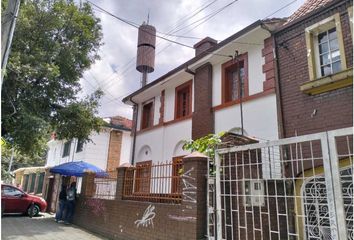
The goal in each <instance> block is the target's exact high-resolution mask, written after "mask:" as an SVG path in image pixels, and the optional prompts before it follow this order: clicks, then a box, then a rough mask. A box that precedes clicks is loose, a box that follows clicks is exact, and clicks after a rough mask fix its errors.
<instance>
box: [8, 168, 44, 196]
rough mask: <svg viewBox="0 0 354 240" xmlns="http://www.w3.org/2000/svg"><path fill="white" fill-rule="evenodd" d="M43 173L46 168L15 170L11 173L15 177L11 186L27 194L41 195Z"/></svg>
mask: <svg viewBox="0 0 354 240" xmlns="http://www.w3.org/2000/svg"><path fill="white" fill-rule="evenodd" d="M45 171H46V167H26V168H19V169H16V170H15V171H13V173H14V175H15V178H14V181H13V184H14V185H15V186H17V187H19V188H21V189H22V190H23V191H25V192H27V193H30V194H36V195H42V193H43V188H44V185H43V183H44V175H45Z"/></svg>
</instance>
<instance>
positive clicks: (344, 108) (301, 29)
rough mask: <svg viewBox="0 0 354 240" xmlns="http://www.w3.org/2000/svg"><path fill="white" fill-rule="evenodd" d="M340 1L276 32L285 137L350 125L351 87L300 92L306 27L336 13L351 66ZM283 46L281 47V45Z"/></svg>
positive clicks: (305, 72) (349, 36) (303, 79)
mask: <svg viewBox="0 0 354 240" xmlns="http://www.w3.org/2000/svg"><path fill="white" fill-rule="evenodd" d="M349 5H352V3H351V1H342V2H341V4H340V5H339V4H337V6H336V7H334V8H331V9H327V10H326V11H322V12H321V13H319V14H317V15H315V16H313V17H311V18H309V19H307V20H305V21H302V22H300V23H298V24H295V25H293V26H290V27H289V28H287V29H285V30H283V31H281V32H278V33H276V35H275V38H276V42H277V48H278V50H277V51H278V61H279V79H280V92H281V102H282V112H283V119H284V130H285V131H284V134H285V136H284V137H291V136H295V135H304V134H309V133H316V132H321V131H326V130H333V129H338V128H344V127H350V126H352V125H353V89H352V86H350V87H346V88H342V89H338V90H333V91H330V92H326V93H322V94H318V95H314V96H310V95H308V94H305V93H303V92H302V91H301V90H300V85H302V84H304V83H305V82H308V81H309V80H310V79H309V70H308V62H307V49H306V41H305V28H306V27H308V26H311V25H313V24H315V23H317V22H319V21H321V20H323V19H325V18H327V17H329V16H331V15H333V14H335V13H337V12H339V13H340V15H341V26H342V31H343V36H344V45H345V54H346V61H347V67H348V68H350V67H352V66H353V61H352V58H353V53H352V52H353V46H352V33H351V31H350V28H349V18H348V7H349ZM281 44H283V46H286V47H281V46H280V45H281Z"/></svg>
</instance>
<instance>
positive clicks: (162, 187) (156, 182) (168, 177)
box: [123, 161, 183, 203]
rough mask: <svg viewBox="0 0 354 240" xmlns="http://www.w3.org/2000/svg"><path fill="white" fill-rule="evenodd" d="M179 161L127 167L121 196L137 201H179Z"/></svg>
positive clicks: (180, 169) (180, 194) (146, 163)
mask: <svg viewBox="0 0 354 240" xmlns="http://www.w3.org/2000/svg"><path fill="white" fill-rule="evenodd" d="M182 173H183V165H182V162H181V161H171V162H165V163H156V164H151V162H145V163H143V164H138V165H137V166H135V167H132V168H128V169H127V170H126V172H125V176H124V186H123V198H124V199H130V200H137V201H148V202H160V203H180V202H181V200H182V188H181V176H180V175H181V174H182Z"/></svg>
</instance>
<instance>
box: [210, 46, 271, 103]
mask: <svg viewBox="0 0 354 240" xmlns="http://www.w3.org/2000/svg"><path fill="white" fill-rule="evenodd" d="M262 48H263V46H261V45H252V47H250V48H246V49H245V51H244V52H242V53H241V54H243V53H245V52H247V59H248V90H249V92H248V93H249V95H253V94H256V93H260V92H263V82H264V81H265V74H264V73H263V72H262V66H263V64H264V58H263V57H262ZM227 61H229V59H225V61H224V62H227ZM224 62H220V63H217V64H213V106H214V107H215V106H217V105H220V104H221V101H222V99H221V94H222V85H221V77H222V76H221V75H222V72H221V71H222V69H221V65H222V64H223V63H224Z"/></svg>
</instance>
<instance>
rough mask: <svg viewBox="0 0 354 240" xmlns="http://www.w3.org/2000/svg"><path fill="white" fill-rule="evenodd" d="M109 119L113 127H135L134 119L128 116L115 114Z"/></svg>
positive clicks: (129, 128)
mask: <svg viewBox="0 0 354 240" xmlns="http://www.w3.org/2000/svg"><path fill="white" fill-rule="evenodd" d="M109 119H110V122H109V126H110V127H112V128H118V129H126V130H131V129H132V127H133V121H132V120H130V119H128V118H125V117H122V116H113V117H110V118H109Z"/></svg>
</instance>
